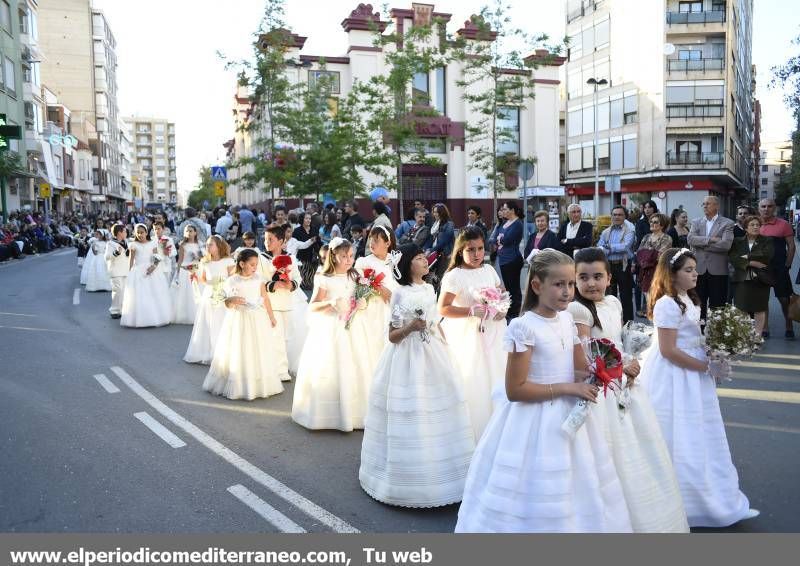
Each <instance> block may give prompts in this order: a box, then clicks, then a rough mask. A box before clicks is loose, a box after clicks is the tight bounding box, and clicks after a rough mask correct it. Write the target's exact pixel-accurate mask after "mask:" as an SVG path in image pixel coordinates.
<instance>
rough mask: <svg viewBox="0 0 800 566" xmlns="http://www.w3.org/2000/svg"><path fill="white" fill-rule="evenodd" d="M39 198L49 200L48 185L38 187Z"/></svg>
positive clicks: (43, 184) (42, 184)
mask: <svg viewBox="0 0 800 566" xmlns="http://www.w3.org/2000/svg"><path fill="white" fill-rule="evenodd" d="M39 196H40V197H41V198H50V197H51V196H52V194H51V192H50V183H41V184H40V185H39Z"/></svg>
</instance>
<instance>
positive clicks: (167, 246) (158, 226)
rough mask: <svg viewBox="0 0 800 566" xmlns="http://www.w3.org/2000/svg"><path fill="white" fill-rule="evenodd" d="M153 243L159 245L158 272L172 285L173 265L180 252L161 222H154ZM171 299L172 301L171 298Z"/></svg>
mask: <svg viewBox="0 0 800 566" xmlns="http://www.w3.org/2000/svg"><path fill="white" fill-rule="evenodd" d="M153 241H154V242H156V244H158V246H157V248H158V257H159V261H158V269H157V270H156V271H157V272H159V273H161V275H163V276H164V279H165V280H166V281H167V285H170V284H171V283H172V264H173V262H174V261H175V258H177V257H178V251H177V249H175V243H174V242H173V241H172V238H170V237H169V236H167V234H166V229H165V227H164V223H163V222H161V221H160V220H158V221H156V222H153ZM170 299H172V297H171V296H170Z"/></svg>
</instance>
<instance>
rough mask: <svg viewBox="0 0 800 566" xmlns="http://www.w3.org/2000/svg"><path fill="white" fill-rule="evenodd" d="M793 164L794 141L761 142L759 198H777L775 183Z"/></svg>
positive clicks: (779, 180)
mask: <svg viewBox="0 0 800 566" xmlns="http://www.w3.org/2000/svg"><path fill="white" fill-rule="evenodd" d="M791 166H792V141H791V140H786V141H780V142H761V160H760V171H759V175H758V190H757V194H758V198H759V199H762V198H775V185H777V184H778V183H780V182H781V178H782V177H783V175H784V174H786V172H787V171H788V170H789V169H790V168H791Z"/></svg>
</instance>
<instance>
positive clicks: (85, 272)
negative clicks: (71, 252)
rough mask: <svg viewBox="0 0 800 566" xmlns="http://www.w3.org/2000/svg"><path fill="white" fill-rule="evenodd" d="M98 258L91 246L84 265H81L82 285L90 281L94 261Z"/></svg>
mask: <svg viewBox="0 0 800 566" xmlns="http://www.w3.org/2000/svg"><path fill="white" fill-rule="evenodd" d="M96 259H97V256H96V255H94V252H93V251H92V248H91V247H89V251H88V252H87V253H86V257H85V258H84V259H83V265H82V266H81V285H86V282H87V281H89V272H90V271H91V268H92V263H94V261H95V260H96ZM103 263H105V258H103Z"/></svg>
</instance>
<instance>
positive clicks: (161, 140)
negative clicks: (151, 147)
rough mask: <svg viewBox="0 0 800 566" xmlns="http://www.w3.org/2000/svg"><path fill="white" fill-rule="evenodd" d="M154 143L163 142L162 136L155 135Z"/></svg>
mask: <svg viewBox="0 0 800 566" xmlns="http://www.w3.org/2000/svg"><path fill="white" fill-rule="evenodd" d="M156 143H162V144H163V143H164V136H156Z"/></svg>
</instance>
